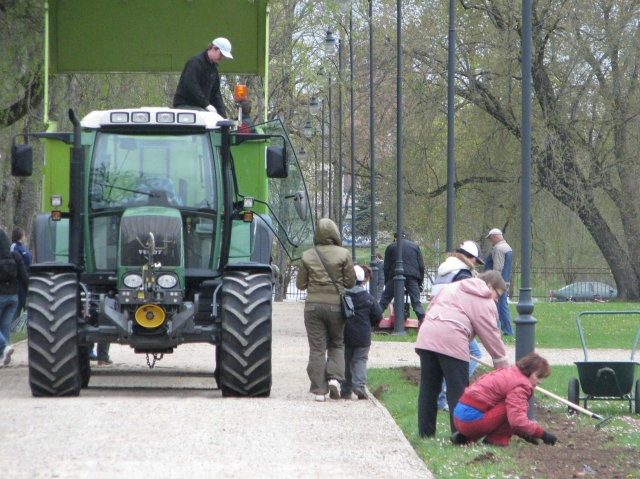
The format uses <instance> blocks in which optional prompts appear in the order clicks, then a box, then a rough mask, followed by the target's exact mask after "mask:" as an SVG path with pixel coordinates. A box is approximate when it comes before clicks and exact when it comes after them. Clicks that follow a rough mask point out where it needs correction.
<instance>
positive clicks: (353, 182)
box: [349, 2, 356, 263]
mask: <svg viewBox="0 0 640 479" xmlns="http://www.w3.org/2000/svg"><path fill="white" fill-rule="evenodd" d="M349 7H350V9H349V66H350V71H349V88H350V96H351V111H350V115H351V259H352V261H353V262H354V263H355V262H356V155H355V149H356V135H355V112H354V102H353V7H351V2H350V5H349Z"/></svg>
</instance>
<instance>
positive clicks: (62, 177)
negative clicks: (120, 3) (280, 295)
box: [11, 108, 313, 397]
mask: <svg viewBox="0 0 640 479" xmlns="http://www.w3.org/2000/svg"><path fill="white" fill-rule="evenodd" d="M69 118H70V119H71V122H72V124H73V132H72V133H36V134H31V135H29V136H35V137H38V138H41V139H44V141H45V144H46V150H47V159H46V162H45V165H44V171H43V177H44V179H43V203H45V204H44V205H43V212H42V213H40V214H39V215H38V216H37V218H36V222H35V231H34V237H35V241H34V245H33V246H34V248H35V262H34V264H33V265H32V266H31V269H30V274H31V279H30V290H29V295H28V318H29V322H28V343H29V383H30V386H31V391H32V394H33V395H34V396H77V395H78V394H79V393H80V389H81V388H83V387H87V386H88V384H89V381H90V378H91V366H90V358H89V354H90V347H91V345H92V343H98V342H101V343H105V342H106V343H117V344H121V345H129V346H130V347H131V348H133V350H134V351H135V353H140V354H146V355H147V363H149V361H150V357H153V361H154V362H155V360H156V359H160V358H161V357H162V355H164V354H169V353H173V352H174V350H175V349H176V348H177V347H178V346H180V345H182V344H187V343H208V344H211V345H214V346H215V363H216V368H215V377H216V380H217V383H218V386H219V388H220V390H221V391H222V394H223V396H227V397H229V396H232V397H239V396H248V397H261V396H269V394H270V390H271V382H272V377H271V342H272V332H271V328H272V326H271V322H272V301H273V300H272V289H273V284H274V268H273V267H272V264H271V253H272V248H273V247H274V239H278V240H279V241H280V243H281V244H282V245H283V247H284V248H285V250H286V251H287V253H288V254H289V257H290V258H291V259H295V258H296V257H298V256H299V254H300V252H301V251H302V250H303V249H304V248H306V247H308V246H309V245H310V244H311V241H312V237H313V226H312V221H311V220H310V205H309V201H308V196H307V193H306V187H305V184H304V181H303V177H302V174H301V172H300V169H299V165H298V162H297V159H296V157H295V154H294V152H293V149H292V147H291V144H290V142H289V139H288V137H287V135H286V133H285V130H284V128H283V127H282V124H281V123H280V122H279V121H278V120H276V121H273V122H268V123H264V124H262V125H258V126H257V127H256V131H257V133H250V134H247V133H242V132H241V131H237V130H234V129H233V127H234V122H232V121H229V120H225V119H223V118H222V117H220V116H219V115H217V114H216V113H209V112H204V111H193V110H178V109H171V108H140V109H118V110H109V111H94V112H92V113H89V114H88V115H87V116H85V117H84V118H83V119H82V121H80V120H79V119H78V118H77V117H76V115H75V114H74V112H73V111H71V110H70V111H69ZM11 166H12V174H13V175H16V176H28V175H30V174H31V173H32V169H33V152H32V148H31V145H29V144H28V143H27V142H25V143H22V144H16V141H15V139H14V146H13V148H12V163H11ZM211 358H212V361H211V364H212V370H213V363H214V354H213V351H212V355H211Z"/></svg>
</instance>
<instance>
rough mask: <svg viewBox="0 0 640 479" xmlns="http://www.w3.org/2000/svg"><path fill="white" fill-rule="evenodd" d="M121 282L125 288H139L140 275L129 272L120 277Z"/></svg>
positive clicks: (140, 284)
mask: <svg viewBox="0 0 640 479" xmlns="http://www.w3.org/2000/svg"><path fill="white" fill-rule="evenodd" d="M122 282H123V283H124V285H125V286H126V287H127V288H131V289H134V288H139V287H140V286H142V276H140V275H139V274H135V273H130V274H128V275H126V276H125V277H124V278H123V279H122Z"/></svg>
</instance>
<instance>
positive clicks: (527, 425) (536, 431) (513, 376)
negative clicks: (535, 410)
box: [451, 352, 557, 446]
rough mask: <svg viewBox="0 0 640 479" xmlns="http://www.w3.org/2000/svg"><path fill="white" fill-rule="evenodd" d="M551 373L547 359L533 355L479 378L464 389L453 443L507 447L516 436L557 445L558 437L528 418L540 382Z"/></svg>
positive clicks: (530, 440)
mask: <svg viewBox="0 0 640 479" xmlns="http://www.w3.org/2000/svg"><path fill="white" fill-rule="evenodd" d="M550 374H551V368H550V367H549V363H548V362H547V360H546V359H544V358H543V357H541V356H539V355H538V354H537V353H535V352H533V353H531V354H529V355H527V356H525V357H524V358H522V359H520V360H519V361H518V362H517V363H516V365H515V366H512V367H510V368H507V369H498V370H496V371H493V372H491V373H489V374H485V375H484V376H482V377H480V378H479V379H478V380H477V381H476V382H475V383H473V384H472V385H471V386H469V387H468V388H467V389H465V391H464V393H463V394H462V397H461V398H460V401H459V402H458V405H457V406H456V408H455V410H454V412H453V420H454V422H455V426H456V428H457V429H458V432H456V433H454V434H453V435H452V436H451V442H453V443H454V444H467V443H470V442H476V441H477V440H479V439H480V438H482V437H484V443H485V444H494V445H497V446H507V445H509V441H510V440H511V437H512V436H513V435H514V434H515V435H516V436H519V437H521V438H522V439H524V440H525V441H527V442H530V443H532V444H536V445H537V444H538V439H542V441H543V442H544V443H545V444H549V445H551V446H553V445H555V443H556V441H557V438H556V437H555V436H554V435H553V434H551V433H549V432H547V431H545V430H544V429H542V427H540V426H539V425H538V423H536V422H534V421H531V420H530V419H529V418H528V417H527V412H528V410H529V400H530V399H531V396H533V390H534V389H535V387H536V386H537V385H538V384H540V382H541V379H543V378H546V377H548V376H549V375H550Z"/></svg>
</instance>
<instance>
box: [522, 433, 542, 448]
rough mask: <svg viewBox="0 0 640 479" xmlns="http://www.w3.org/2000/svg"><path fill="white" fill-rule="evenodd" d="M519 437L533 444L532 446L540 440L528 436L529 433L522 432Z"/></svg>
mask: <svg viewBox="0 0 640 479" xmlns="http://www.w3.org/2000/svg"><path fill="white" fill-rule="evenodd" d="M520 437H521V438H522V439H524V440H525V441H527V442H528V443H529V444H533V445H534V446H537V445H538V444H540V442H539V441H538V440H537V439H536V438H535V437H533V436H529V434H522V435H520Z"/></svg>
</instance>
